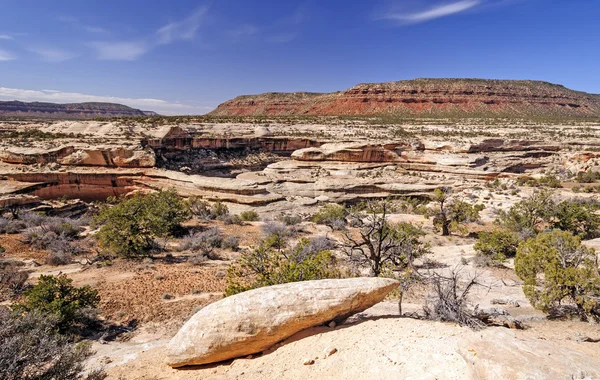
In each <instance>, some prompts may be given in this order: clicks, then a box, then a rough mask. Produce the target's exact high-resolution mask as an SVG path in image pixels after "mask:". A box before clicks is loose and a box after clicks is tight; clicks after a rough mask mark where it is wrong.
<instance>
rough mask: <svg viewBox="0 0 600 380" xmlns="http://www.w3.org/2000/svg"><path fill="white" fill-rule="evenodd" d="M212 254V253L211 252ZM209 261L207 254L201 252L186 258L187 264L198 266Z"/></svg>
mask: <svg viewBox="0 0 600 380" xmlns="http://www.w3.org/2000/svg"><path fill="white" fill-rule="evenodd" d="M211 252H212V251H211ZM208 260H209V258H208V254H206V253H203V252H197V253H194V254H192V255H190V256H189V257H188V260H187V261H188V262H189V263H190V264H192V265H200V264H203V263H205V262H207V261H208Z"/></svg>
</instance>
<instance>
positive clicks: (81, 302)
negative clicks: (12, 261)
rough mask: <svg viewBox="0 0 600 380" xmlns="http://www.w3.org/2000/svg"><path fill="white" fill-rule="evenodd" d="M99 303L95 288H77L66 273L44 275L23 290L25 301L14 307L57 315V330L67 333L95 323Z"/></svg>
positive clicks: (19, 309) (20, 309)
mask: <svg viewBox="0 0 600 380" xmlns="http://www.w3.org/2000/svg"><path fill="white" fill-rule="evenodd" d="M99 302H100V297H98V292H97V291H96V290H94V289H92V288H91V287H89V286H83V287H80V288H78V287H75V286H73V280H72V279H70V278H68V277H67V276H66V275H64V274H62V275H60V276H45V275H42V276H40V278H39V281H38V283H37V284H36V285H35V286H33V287H32V288H30V289H28V290H27V291H25V292H24V293H23V300H22V301H21V302H19V303H17V304H15V306H14V308H15V310H17V311H20V312H27V313H31V312H40V313H44V314H48V315H51V316H54V317H55V318H56V328H57V331H58V332H59V333H61V334H64V333H69V332H74V331H75V330H76V329H77V328H80V327H82V326H85V325H89V324H90V323H91V322H93V314H92V311H93V309H94V308H96V307H97V306H98V303H99Z"/></svg>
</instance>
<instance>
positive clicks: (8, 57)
mask: <svg viewBox="0 0 600 380" xmlns="http://www.w3.org/2000/svg"><path fill="white" fill-rule="evenodd" d="M14 59H17V56H16V55H14V54H13V53H11V52H9V51H6V50H2V49H0V62H5V61H12V60H14Z"/></svg>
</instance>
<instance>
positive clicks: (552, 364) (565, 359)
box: [457, 328, 600, 380]
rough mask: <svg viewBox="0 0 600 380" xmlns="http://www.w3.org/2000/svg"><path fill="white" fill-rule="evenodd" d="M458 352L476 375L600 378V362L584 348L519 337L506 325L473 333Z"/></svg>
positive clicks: (520, 378)
mask: <svg viewBox="0 0 600 380" xmlns="http://www.w3.org/2000/svg"><path fill="white" fill-rule="evenodd" d="M457 351H458V353H459V354H460V355H462V357H463V358H464V359H465V361H466V362H467V364H469V368H470V370H471V374H472V378H473V379H513V380H526V379H540V380H543V379H548V380H555V379H598V378H600V363H599V362H598V361H597V360H594V359H593V358H590V357H588V356H586V355H584V354H582V353H581V352H578V351H575V350H572V349H569V348H567V347H559V346H557V345H556V344H551V343H548V342H545V341H543V340H540V339H533V338H525V337H522V336H521V337H517V336H516V334H515V333H514V332H511V331H508V330H504V329H498V328H494V329H491V328H490V329H487V330H484V331H481V332H476V333H471V334H469V335H467V336H466V337H464V338H462V339H461V340H459V342H458V349H457Z"/></svg>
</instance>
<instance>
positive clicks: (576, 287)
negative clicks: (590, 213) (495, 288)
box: [515, 230, 600, 321]
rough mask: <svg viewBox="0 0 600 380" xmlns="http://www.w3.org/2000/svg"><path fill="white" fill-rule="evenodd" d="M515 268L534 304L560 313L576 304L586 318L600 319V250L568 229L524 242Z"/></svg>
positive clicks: (519, 249) (579, 313)
mask: <svg viewBox="0 0 600 380" xmlns="http://www.w3.org/2000/svg"><path fill="white" fill-rule="evenodd" d="M515 271H516V273H517V275H518V276H519V277H520V278H521V279H522V280H523V291H524V293H525V295H526V296H527V298H528V299H529V301H530V302H531V304H532V305H533V306H534V307H535V308H537V309H540V310H542V311H544V312H546V313H557V314H559V313H560V312H559V311H560V310H561V309H564V308H568V307H569V306H572V307H574V308H575V311H576V313H577V314H578V315H579V316H580V317H581V318H582V319H588V318H590V317H591V318H593V319H594V320H597V321H598V320H600V310H599V299H598V295H599V294H600V275H599V274H598V259H597V257H596V252H595V251H594V250H593V249H591V248H587V247H585V246H583V245H581V240H580V239H579V238H578V237H577V236H573V235H572V234H571V233H569V232H566V231H558V230H557V231H552V232H544V233H541V234H539V235H538V236H536V237H535V238H532V239H529V240H527V241H526V242H525V243H522V244H521V245H520V246H519V248H518V250H517V255H516V257H515Z"/></svg>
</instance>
